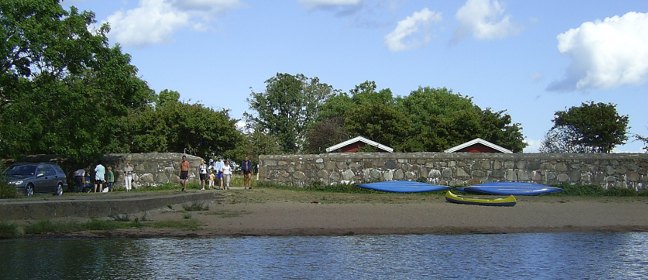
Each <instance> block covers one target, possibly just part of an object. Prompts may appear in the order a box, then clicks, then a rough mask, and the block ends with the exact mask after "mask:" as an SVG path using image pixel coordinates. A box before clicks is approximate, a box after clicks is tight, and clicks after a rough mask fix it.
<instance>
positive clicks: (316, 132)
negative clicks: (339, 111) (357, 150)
mask: <svg viewBox="0 0 648 280" xmlns="http://www.w3.org/2000/svg"><path fill="white" fill-rule="evenodd" d="M350 138H353V137H352V136H351V134H350V133H349V132H348V131H347V129H346V127H345V126H344V118H342V117H332V118H330V119H324V120H320V121H318V122H316V123H315V124H314V125H313V127H312V128H311V129H309V130H308V132H307V133H306V145H305V147H304V152H306V153H315V154H319V153H324V152H325V151H326V148H327V147H330V146H333V145H335V144H337V143H340V142H343V141H346V140H348V139H350Z"/></svg>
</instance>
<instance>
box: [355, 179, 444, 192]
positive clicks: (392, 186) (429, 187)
mask: <svg viewBox="0 0 648 280" xmlns="http://www.w3.org/2000/svg"><path fill="white" fill-rule="evenodd" d="M358 187H361V188H365V189H371V190H377V191H383V192H400V193H410V192H433V191H445V190H447V189H449V187H446V186H440V185H433V184H428V183H422V182H414V181H384V182H375V183H366V184H360V185H358Z"/></svg>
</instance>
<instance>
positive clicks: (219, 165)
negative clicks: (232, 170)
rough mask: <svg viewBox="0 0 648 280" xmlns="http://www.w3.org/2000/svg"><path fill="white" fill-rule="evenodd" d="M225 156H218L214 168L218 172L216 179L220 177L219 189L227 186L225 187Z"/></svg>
mask: <svg viewBox="0 0 648 280" xmlns="http://www.w3.org/2000/svg"><path fill="white" fill-rule="evenodd" d="M223 165H225V164H224V163H223V158H218V160H217V161H216V162H215V163H214V170H215V172H216V179H218V184H219V185H220V187H219V188H218V189H219V190H224V189H225V188H224V187H223Z"/></svg>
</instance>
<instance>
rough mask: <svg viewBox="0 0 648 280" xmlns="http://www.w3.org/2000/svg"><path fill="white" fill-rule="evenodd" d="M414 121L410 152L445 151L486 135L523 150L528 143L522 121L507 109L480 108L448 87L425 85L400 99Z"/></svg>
mask: <svg viewBox="0 0 648 280" xmlns="http://www.w3.org/2000/svg"><path fill="white" fill-rule="evenodd" d="M399 101H400V102H399V103H400V106H401V107H402V108H403V111H405V112H407V114H408V116H409V117H410V118H411V119H412V120H413V125H412V130H411V131H410V135H411V136H410V137H408V140H407V142H406V143H405V144H404V150H407V151H435V152H438V151H443V150H445V149H448V148H450V147H453V146H456V145H459V144H461V143H464V142H467V141H470V140H472V139H474V138H482V139H484V140H486V141H490V142H493V143H495V144H497V145H500V146H503V147H505V148H508V149H510V150H512V151H513V152H520V151H522V149H523V148H524V147H525V146H526V145H525V144H524V141H523V135H522V132H521V130H522V129H521V127H520V124H512V123H511V117H510V116H509V115H507V114H505V112H504V111H498V112H494V111H492V110H491V109H489V108H488V109H485V110H482V109H480V108H479V107H478V106H477V105H474V104H473V103H472V99H471V98H470V97H466V96H463V95H461V94H456V93H453V92H452V91H451V90H448V89H446V88H437V89H433V88H429V87H421V88H419V89H417V90H415V91H413V92H411V93H410V95H409V96H406V97H403V98H402V99H400V100H399Z"/></svg>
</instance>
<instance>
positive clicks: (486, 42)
mask: <svg viewBox="0 0 648 280" xmlns="http://www.w3.org/2000/svg"><path fill="white" fill-rule="evenodd" d="M63 4H64V5H65V6H69V5H74V6H76V7H78V8H80V9H82V10H91V11H93V12H95V14H96V19H97V20H98V21H99V22H108V23H110V25H111V28H112V30H111V32H110V34H109V38H110V42H111V44H115V43H119V44H120V45H121V46H122V48H123V51H124V52H126V53H129V54H130V55H131V56H132V63H133V65H135V66H137V68H138V69H139V74H140V75H141V77H142V78H143V79H144V80H146V81H147V82H148V83H149V86H150V87H151V88H153V89H154V90H156V91H157V92H159V91H161V90H163V89H171V90H176V91H178V92H180V96H181V97H180V98H181V100H182V101H187V102H191V103H194V102H199V103H202V104H205V105H207V106H209V107H212V108H214V109H217V110H219V109H221V108H224V109H229V110H230V116H231V117H233V118H237V119H239V118H242V115H243V112H245V111H249V108H248V103H247V101H246V99H247V98H248V97H249V95H250V92H251V90H254V91H257V92H258V91H263V90H264V89H265V84H264V82H265V81H266V80H267V79H269V78H271V77H273V76H274V75H275V74H276V73H290V74H299V73H301V74H304V75H306V76H307V77H311V78H312V77H318V78H319V79H320V81H321V82H324V83H328V84H330V85H332V86H333V87H334V88H336V89H340V90H342V91H345V92H347V91H348V90H350V89H352V88H353V87H354V86H355V85H357V84H360V83H362V82H364V81H366V80H370V81H375V82H376V84H377V85H378V88H379V89H384V88H389V89H391V90H392V92H393V93H394V95H397V96H406V95H408V94H409V93H410V92H411V91H412V90H415V89H417V88H418V87H419V86H429V87H446V88H449V89H451V90H453V91H454V92H455V93H461V94H462V95H465V96H470V97H472V98H473V102H474V103H475V104H476V105H478V106H479V107H481V108H482V109H485V108H492V109H493V110H497V111H499V110H506V112H507V113H508V114H510V115H511V117H512V119H513V122H517V123H520V124H521V125H522V127H523V133H524V135H525V138H526V141H527V143H528V144H529V145H530V146H529V147H527V148H526V149H525V152H534V151H537V149H538V146H539V143H540V141H541V140H542V139H543V138H544V135H545V133H546V132H547V131H548V130H549V129H550V128H551V126H552V121H551V120H552V119H553V117H554V113H555V112H556V111H564V110H567V109H568V108H570V107H573V106H580V105H581V103H583V102H588V101H594V102H604V103H613V104H616V106H617V107H616V108H617V111H618V113H619V114H621V115H627V116H629V118H630V129H629V132H630V134H631V135H634V134H640V135H643V136H648V113H646V112H645V111H646V108H647V103H648V102H647V101H648V97H647V95H648V83H647V80H648V1H644V0H616V1H609V0H569V1H564V0H428V1H416V0H411V1H407V0H383V1H378V0H276V1H262V0H256V1H252V0H111V1H106V0H66V1H63ZM642 144H643V143H641V142H637V141H633V137H630V139H629V140H628V143H627V144H626V145H623V146H620V147H618V148H617V149H616V152H641V151H642V150H641V148H642V146H643V145H642Z"/></svg>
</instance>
